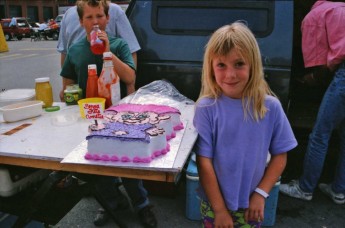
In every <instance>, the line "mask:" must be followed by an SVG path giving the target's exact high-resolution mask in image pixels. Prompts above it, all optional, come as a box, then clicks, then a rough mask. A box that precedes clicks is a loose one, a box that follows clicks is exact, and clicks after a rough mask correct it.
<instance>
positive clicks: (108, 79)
mask: <svg viewBox="0 0 345 228" xmlns="http://www.w3.org/2000/svg"><path fill="white" fill-rule="evenodd" d="M112 57H113V54H112V53H111V52H104V53H103V68H102V73H101V76H100V77H99V78H98V96H99V97H103V98H105V99H106V101H105V106H106V108H108V107H110V106H111V105H115V104H118V103H119V101H120V99H121V92H120V78H119V77H118V75H117V74H116V73H115V71H114V65H113V61H112Z"/></svg>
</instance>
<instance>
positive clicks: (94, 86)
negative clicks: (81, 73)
mask: <svg viewBox="0 0 345 228" xmlns="http://www.w3.org/2000/svg"><path fill="white" fill-rule="evenodd" d="M89 97H98V76H97V65H96V64H90V65H88V66H87V84H86V98H89Z"/></svg>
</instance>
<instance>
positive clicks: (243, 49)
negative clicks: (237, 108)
mask: <svg viewBox="0 0 345 228" xmlns="http://www.w3.org/2000/svg"><path fill="white" fill-rule="evenodd" d="M232 49H236V50H237V51H238V53H239V54H240V55H242V57H243V58H244V60H245V61H246V62H247V63H248V64H249V66H250V72H249V80H248V83H247V85H246V86H245V88H244V91H243V95H242V105H243V110H244V113H245V116H247V115H248V114H249V115H250V116H251V117H252V118H253V119H255V120H256V121H258V120H259V119H262V118H263V117H264V116H265V114H266V112H267V108H266V107H265V104H264V101H265V96H266V95H267V94H269V95H273V96H275V94H274V93H273V92H272V91H271V89H270V88H269V86H268V84H267V83H266V81H265V79H264V72H263V66H262V61H261V54H260V49H259V46H258V43H257V42H256V39H255V37H254V35H253V33H252V32H251V31H250V30H249V28H248V27H247V26H246V25H244V24H243V23H241V22H234V23H232V24H230V25H225V26H223V27H221V28H219V29H218V30H217V31H215V32H214V33H213V34H212V36H211V38H210V40H209V42H208V43H207V45H206V50H205V54H204V62H203V68H202V87H201V93H200V97H199V99H200V98H202V97H209V98H215V99H217V98H218V97H219V96H220V95H221V94H222V90H221V88H220V87H219V86H218V84H217V82H216V79H215V75H214V71H213V68H212V61H213V59H214V58H215V57H219V56H225V55H227V54H228V53H229V52H230V51H231V50H232Z"/></svg>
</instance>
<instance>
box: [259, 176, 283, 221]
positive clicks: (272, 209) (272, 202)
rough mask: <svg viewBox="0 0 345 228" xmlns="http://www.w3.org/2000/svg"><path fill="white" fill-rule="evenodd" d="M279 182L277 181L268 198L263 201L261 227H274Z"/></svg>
mask: <svg viewBox="0 0 345 228" xmlns="http://www.w3.org/2000/svg"><path fill="white" fill-rule="evenodd" d="M279 186H280V181H278V182H277V183H276V184H275V185H274V187H273V188H272V189H271V191H270V193H269V195H270V196H269V197H268V198H267V199H266V201H265V212H264V213H265V218H264V221H263V222H262V226H274V224H275V222H276V212H277V205H278V196H279Z"/></svg>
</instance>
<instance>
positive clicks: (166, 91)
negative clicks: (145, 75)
mask: <svg viewBox="0 0 345 228" xmlns="http://www.w3.org/2000/svg"><path fill="white" fill-rule="evenodd" d="M120 103H132V104H159V105H168V106H171V107H174V108H177V109H181V108H183V107H184V105H193V104H194V101H193V100H191V99H189V98H187V97H185V96H184V95H182V94H181V93H180V92H179V91H178V90H177V89H176V88H175V87H174V86H173V85H172V84H171V83H170V82H168V81H166V80H157V81H153V82H151V83H150V84H147V85H145V86H143V87H141V88H140V89H138V91H136V92H135V93H133V94H131V95H129V96H127V97H125V98H124V99H122V100H121V102H120Z"/></svg>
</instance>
